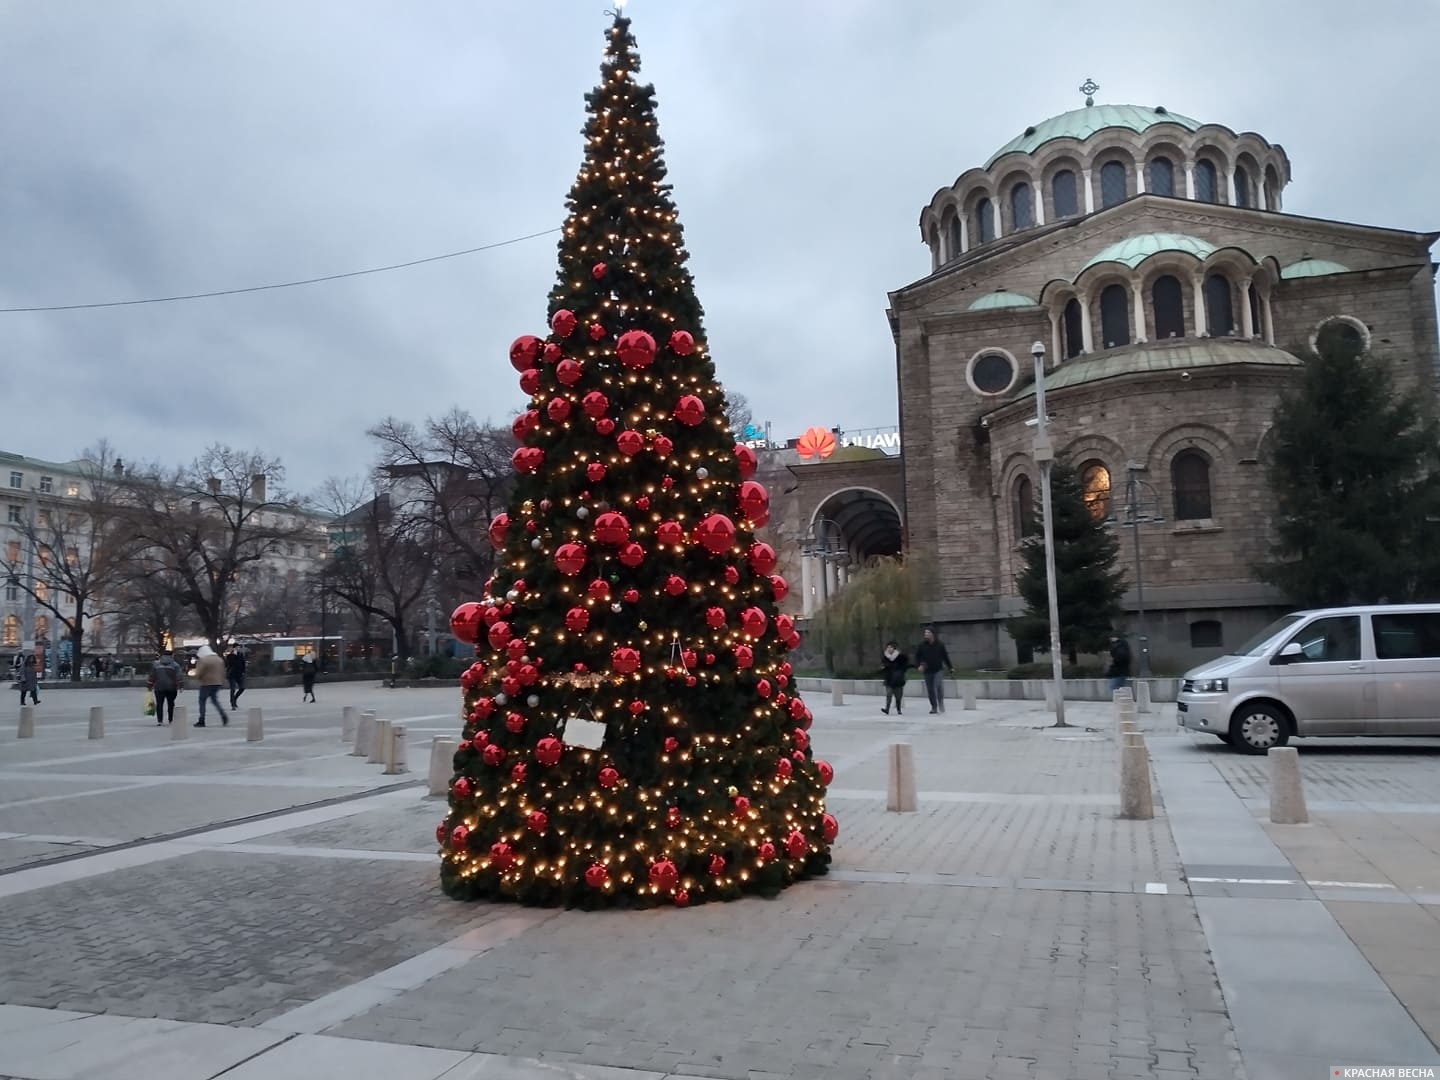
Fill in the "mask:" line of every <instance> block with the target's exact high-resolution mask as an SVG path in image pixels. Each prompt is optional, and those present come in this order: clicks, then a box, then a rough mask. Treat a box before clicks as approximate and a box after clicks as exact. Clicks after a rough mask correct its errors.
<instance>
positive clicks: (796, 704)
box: [790, 697, 805, 720]
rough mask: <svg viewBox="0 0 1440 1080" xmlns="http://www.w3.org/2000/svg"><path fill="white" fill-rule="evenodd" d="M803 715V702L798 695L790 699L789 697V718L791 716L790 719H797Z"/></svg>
mask: <svg viewBox="0 0 1440 1080" xmlns="http://www.w3.org/2000/svg"><path fill="white" fill-rule="evenodd" d="M804 715H805V702H803V701H801V700H800V699H799V698H798V697H797V698H791V699H790V718H791V719H792V720H799V719H800V718H801V717H802V716H804Z"/></svg>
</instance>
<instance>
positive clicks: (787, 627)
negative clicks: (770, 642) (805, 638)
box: [775, 615, 795, 638]
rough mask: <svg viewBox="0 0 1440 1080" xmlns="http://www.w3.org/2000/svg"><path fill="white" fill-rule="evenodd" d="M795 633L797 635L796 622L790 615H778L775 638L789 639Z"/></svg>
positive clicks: (776, 617)
mask: <svg viewBox="0 0 1440 1080" xmlns="http://www.w3.org/2000/svg"><path fill="white" fill-rule="evenodd" d="M793 633H795V620H794V619H792V618H791V617H790V616H789V615H776V616H775V636H776V637H780V638H788V637H789V636H790V635H791V634H793Z"/></svg>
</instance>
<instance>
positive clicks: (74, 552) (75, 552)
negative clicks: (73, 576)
mask: <svg viewBox="0 0 1440 1080" xmlns="http://www.w3.org/2000/svg"><path fill="white" fill-rule="evenodd" d="M65 565H66V566H68V567H70V569H71V570H74V569H75V567H77V566H79V565H80V549H79V548H78V547H68V548H66V549H65Z"/></svg>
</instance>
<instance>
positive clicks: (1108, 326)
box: [1100, 284, 1130, 349]
mask: <svg viewBox="0 0 1440 1080" xmlns="http://www.w3.org/2000/svg"><path fill="white" fill-rule="evenodd" d="M1100 337H1101V339H1102V340H1103V341H1104V342H1105V348H1107V349H1118V348H1119V347H1120V346H1121V345H1129V344H1130V293H1129V291H1128V290H1126V288H1125V286H1124V285H1119V284H1116V285H1107V286H1105V290H1104V292H1102V293H1101V294H1100Z"/></svg>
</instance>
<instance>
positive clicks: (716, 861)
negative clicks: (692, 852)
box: [709, 855, 725, 877]
mask: <svg viewBox="0 0 1440 1080" xmlns="http://www.w3.org/2000/svg"><path fill="white" fill-rule="evenodd" d="M709 869H710V876H711V877H719V876H720V875H721V874H723V873H724V872H725V856H723V855H711V856H710V867H709Z"/></svg>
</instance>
